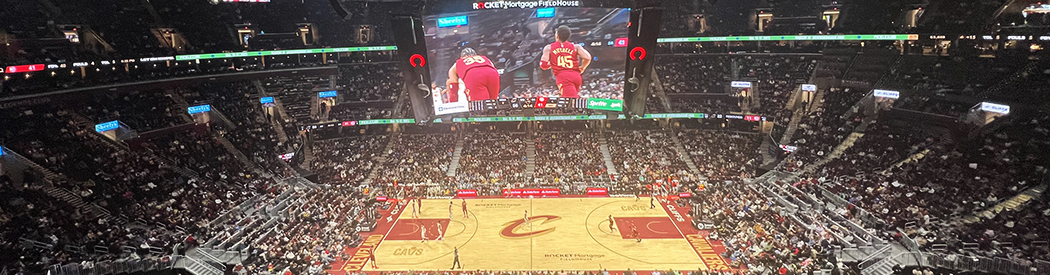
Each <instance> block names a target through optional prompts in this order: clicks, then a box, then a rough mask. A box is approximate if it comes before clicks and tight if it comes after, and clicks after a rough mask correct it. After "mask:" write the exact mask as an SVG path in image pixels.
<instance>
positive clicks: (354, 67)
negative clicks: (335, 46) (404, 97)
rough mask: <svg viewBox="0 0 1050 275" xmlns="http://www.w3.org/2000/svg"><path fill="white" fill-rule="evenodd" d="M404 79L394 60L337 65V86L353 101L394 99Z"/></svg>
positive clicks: (399, 91) (398, 93)
mask: <svg viewBox="0 0 1050 275" xmlns="http://www.w3.org/2000/svg"><path fill="white" fill-rule="evenodd" d="M403 82H404V79H402V77H401V69H400V68H399V67H398V63H396V62H383V63H353V64H348V65H341V66H339V81H338V83H339V88H338V90H340V91H346V92H347V94H348V96H349V97H348V98H352V99H353V100H354V101H373V100H391V101H392V100H395V99H397V96H398V95H400V94H401V86H402V83H403Z"/></svg>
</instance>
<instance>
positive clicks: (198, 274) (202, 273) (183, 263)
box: [175, 257, 223, 275]
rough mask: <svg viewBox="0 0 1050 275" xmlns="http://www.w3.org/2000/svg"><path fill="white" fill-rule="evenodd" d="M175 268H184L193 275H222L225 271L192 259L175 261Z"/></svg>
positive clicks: (186, 258)
mask: <svg viewBox="0 0 1050 275" xmlns="http://www.w3.org/2000/svg"><path fill="white" fill-rule="evenodd" d="M175 268H183V269H186V271H189V272H190V273H192V274H193V275H222V274H223V270H220V269H218V268H216V267H214V266H211V265H209V264H206V263H204V262H202V261H200V260H197V259H193V258H190V257H179V259H178V260H176V261H175Z"/></svg>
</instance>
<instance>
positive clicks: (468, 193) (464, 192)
mask: <svg viewBox="0 0 1050 275" xmlns="http://www.w3.org/2000/svg"><path fill="white" fill-rule="evenodd" d="M456 196H457V197H477V196H478V190H477V189H459V190H456Z"/></svg>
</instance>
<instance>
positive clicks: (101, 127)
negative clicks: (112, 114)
mask: <svg viewBox="0 0 1050 275" xmlns="http://www.w3.org/2000/svg"><path fill="white" fill-rule="evenodd" d="M117 128H120V121H116V120H114V121H110V122H103V123H99V124H95V132H99V133H101V132H105V131H109V130H114V129H117Z"/></svg>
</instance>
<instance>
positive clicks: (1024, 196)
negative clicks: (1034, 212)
mask: <svg viewBox="0 0 1050 275" xmlns="http://www.w3.org/2000/svg"><path fill="white" fill-rule="evenodd" d="M1046 188H1047V185H1046V184H1040V185H1038V186H1035V187H1032V188H1028V190H1025V191H1024V192H1021V193H1020V194H1017V195H1016V196H1014V197H1012V198H1010V199H1008V200H1004V201H1002V202H1000V203H999V204H996V205H995V206H992V207H991V208H988V209H985V210H984V211H981V212H978V213H976V214H975V215H974V216H969V217H965V218H963V221H964V222H967V223H974V222H978V221H980V220H981V218H984V219H988V218H991V217H994V216H995V215H997V214H999V212H1002V211H1016V210H1018V209H1020V208H1022V207H1024V206H1025V205H1026V204H1027V203H1028V202H1029V201H1031V200H1032V199H1035V198H1039V197H1040V196H1042V195H1043V192H1045V191H1046Z"/></svg>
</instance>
